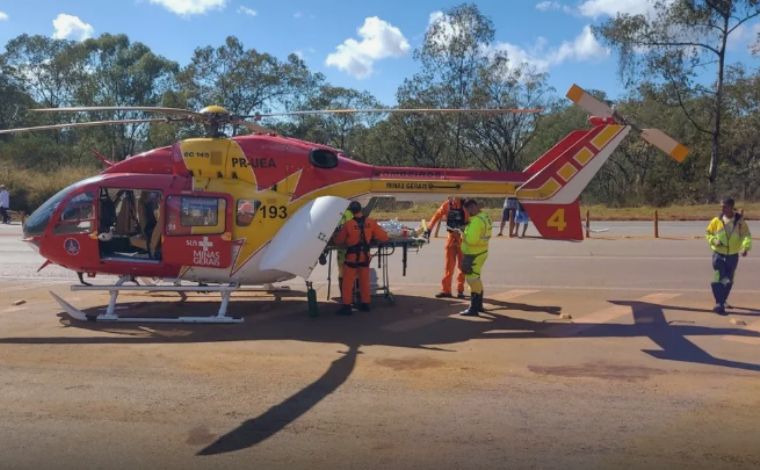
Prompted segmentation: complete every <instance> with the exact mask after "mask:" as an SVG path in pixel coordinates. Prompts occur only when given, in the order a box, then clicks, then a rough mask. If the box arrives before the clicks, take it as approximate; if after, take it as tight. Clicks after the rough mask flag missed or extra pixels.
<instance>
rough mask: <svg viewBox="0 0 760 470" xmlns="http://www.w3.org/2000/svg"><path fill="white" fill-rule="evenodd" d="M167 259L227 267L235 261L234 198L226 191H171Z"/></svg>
mask: <svg viewBox="0 0 760 470" xmlns="http://www.w3.org/2000/svg"><path fill="white" fill-rule="evenodd" d="M165 220H166V225H165V230H164V261H165V262H166V263H169V264H174V265H179V266H192V267H199V268H200V267H203V268H226V267H229V265H230V264H231V263H232V226H231V224H232V200H231V198H230V196H229V195H227V194H219V193H197V192H194V193H192V194H170V195H168V196H167V198H166V218H165Z"/></svg>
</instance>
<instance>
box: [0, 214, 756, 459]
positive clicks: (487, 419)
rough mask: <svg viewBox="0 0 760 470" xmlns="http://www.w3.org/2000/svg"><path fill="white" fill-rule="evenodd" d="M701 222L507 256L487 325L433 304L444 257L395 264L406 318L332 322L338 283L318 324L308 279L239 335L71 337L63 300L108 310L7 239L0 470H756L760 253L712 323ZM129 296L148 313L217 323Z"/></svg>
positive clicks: (226, 329) (255, 305)
mask: <svg viewBox="0 0 760 470" xmlns="http://www.w3.org/2000/svg"><path fill="white" fill-rule="evenodd" d="M705 225H706V223H673V224H662V226H661V228H660V233H661V235H662V236H663V237H664V238H661V239H657V240H655V239H652V238H651V232H652V227H651V224H646V223H601V222H600V223H599V224H596V225H595V226H594V229H595V230H596V231H595V232H594V233H593V234H592V239H590V240H586V241H584V242H582V243H564V242H550V241H545V240H537V239H534V238H527V239H505V238H494V239H493V242H492V246H491V252H490V257H489V259H488V261H487V263H486V268H485V271H484V280H485V284H486V308H487V310H488V312H487V313H485V314H483V315H482V316H481V317H479V318H474V319H471V318H464V317H460V316H459V315H457V312H458V311H460V310H461V309H462V308H463V307H464V304H463V303H462V302H460V301H452V300H438V299H434V298H433V294H434V293H435V292H436V291H437V290H438V288H439V285H438V279H439V274H440V272H441V268H442V257H441V252H442V248H443V240H442V239H435V240H433V241H432V242H431V244H430V245H428V246H425V247H424V248H423V250H422V251H421V252H420V253H412V254H410V255H409V268H408V273H407V276H406V277H402V276H401V267H400V258H399V257H398V256H394V259H393V260H392V261H391V265H390V272H391V287H392V289H393V291H394V294H395V296H396V304H395V305H390V304H389V303H387V302H386V301H385V300H384V299H381V298H379V299H377V300H375V301H374V304H373V311H372V312H371V313H361V314H358V313H357V314H354V315H353V316H352V317H347V318H346V317H337V316H335V315H333V314H332V311H333V310H334V309H335V305H334V304H333V303H331V302H327V301H325V295H326V292H325V284H324V282H321V280H323V279H324V278H325V274H326V271H325V268H324V267H320V268H319V269H317V271H316V272H315V275H314V279H315V281H317V283H316V285H317V287H318V288H319V295H320V301H321V304H320V308H321V315H320V316H319V317H318V318H316V319H312V318H309V317H308V316H307V315H306V308H305V303H304V301H303V297H302V292H300V291H302V290H303V286H302V283H298V282H293V283H291V285H292V286H293V288H294V291H293V292H291V293H289V294H287V293H286V294H283V296H282V297H281V298H280V299H279V300H275V299H273V298H272V297H271V296H268V295H267V294H265V293H260V292H258V293H250V292H246V293H239V294H236V296H235V297H234V299H235V300H234V301H233V303H232V305H231V307H230V310H231V313H232V314H233V315H240V316H244V317H245V323H244V324H242V325H229V326H218V325H217V326H192V325H191V326H184V325H183V326H177V325H155V324H151V325H136V324H118V325H115V324H95V323H79V322H76V321H73V320H71V319H70V318H69V317H68V316H67V315H65V314H64V313H62V312H61V309H60V307H59V306H58V305H57V304H56V303H55V302H54V301H53V300H52V298H51V297H50V296H49V294H48V293H47V291H48V290H52V291H54V292H57V293H58V294H60V295H62V296H64V297H65V298H66V299H67V300H69V301H70V302H71V303H73V304H75V305H77V306H78V307H80V308H82V309H85V310H88V311H95V310H97V309H99V308H102V306H103V305H104V304H105V303H106V302H107V297H106V296H105V295H103V294H97V293H92V292H70V291H69V290H68V284H69V283H71V282H72V281H75V279H76V278H75V276H74V275H73V274H72V273H69V272H67V271H65V270H63V269H60V268H56V267H54V266H51V267H48V268H46V269H45V270H43V271H42V272H40V273H35V271H36V269H37V267H38V266H39V265H40V264H41V262H42V260H41V259H40V258H39V257H38V256H37V255H36V254H35V253H34V252H33V251H31V249H29V248H28V247H26V246H24V245H23V244H22V243H21V242H20V241H19V227H18V226H12V227H8V226H0V417H2V419H0V468H50V467H55V468H72V469H73V468H77V469H79V468H83V467H87V468H136V467H140V468H144V467H147V468H155V467H162V468H188V467H192V468H194V467H201V468H302V467H310V468H326V467H327V468H361V469H364V468H415V469H416V468H500V467H512V468H514V467H516V468H526V467H527V468H611V467H620V466H625V467H628V468H653V467H654V468H663V467H666V466H670V467H674V466H678V467H685V468H710V469H714V468H757V467H759V466H760V445H758V443H760V425H759V424H758V423H760V246H759V247H758V250H757V254H754V253H753V254H750V256H749V257H747V258H743V259H742V260H741V261H740V265H739V271H738V273H737V280H736V285H735V288H734V291H733V293H732V298H731V302H730V303H731V304H732V305H733V306H734V308H732V309H731V314H730V315H729V316H727V317H722V316H718V315H715V314H713V313H712V312H711V311H710V308H711V307H712V303H711V296H710V294H709V286H708V283H709V280H710V277H711V269H710V257H709V250H708V249H707V247H706V245H705V242H704V240H703V239H702V237H701V235H702V233H703V231H704V227H705ZM751 228H752V229H753V231H754V232H755V233H756V234H760V225H758V224H752V225H751ZM529 234H530V232H529ZM98 280H100V279H98ZM120 298H121V300H122V302H123V303H124V304H123V307H124V309H122V310H120V312H126V311H127V310H129V312H130V313H133V314H138V315H151V314H157V313H160V314H164V315H165V314H171V315H176V314H179V313H180V312H181V313H182V314H185V315H189V314H208V313H210V312H213V311H215V308H216V305H215V299H214V297H213V296H209V295H202V294H193V295H191V298H190V300H189V301H188V302H187V303H186V304H184V305H181V304H178V303H177V302H176V299H177V297H176V295H173V294H154V295H152V296H147V295H137V294H132V293H124V294H123V295H122V297H120ZM17 300H24V301H25V303H23V304H21V305H14V302H15V301H17Z"/></svg>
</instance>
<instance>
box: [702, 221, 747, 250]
mask: <svg viewBox="0 0 760 470" xmlns="http://www.w3.org/2000/svg"><path fill="white" fill-rule="evenodd" d="M705 237H706V238H707V243H708V244H709V245H710V248H712V250H713V251H714V252H716V253H719V254H721V255H735V254H737V253H741V252H743V251H749V250H751V249H752V234H750V233H749V227H747V222H745V221H744V219H743V218H737V217H734V218H733V219H732V220H731V221H730V222H728V223H724V222H723V216H720V217H715V218H714V219H712V220H711V221H710V224H709V225H708V226H707V232H706V235H705Z"/></svg>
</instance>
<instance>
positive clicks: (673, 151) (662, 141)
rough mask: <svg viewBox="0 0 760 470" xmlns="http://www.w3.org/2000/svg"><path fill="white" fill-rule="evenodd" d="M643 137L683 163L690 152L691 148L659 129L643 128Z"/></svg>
mask: <svg viewBox="0 0 760 470" xmlns="http://www.w3.org/2000/svg"><path fill="white" fill-rule="evenodd" d="M641 138H642V139H644V140H646V141H647V142H649V143H650V144H652V145H654V146H655V147H657V148H658V149H660V150H662V151H663V152H665V153H667V154H668V155H669V156H670V158H672V159H673V160H675V161H677V162H678V163H681V162H682V161H684V159H685V158H686V156H687V155H688V154H689V149H688V148H686V146H684V145H683V144H680V143H678V141H677V140H675V139H674V138H672V137H670V136H669V135H668V134H666V133H664V132H662V131H661V130H659V129H642V130H641Z"/></svg>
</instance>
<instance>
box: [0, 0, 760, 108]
mask: <svg viewBox="0 0 760 470" xmlns="http://www.w3.org/2000/svg"><path fill="white" fill-rule="evenodd" d="M459 3H462V2H461V1H446V0H406V1H399V0H383V1H377V0H364V1H361V0H353V1H349V0H319V1H306V0H280V1H278V2H271V1H263V0H0V45H1V46H4V45H5V44H6V43H7V41H8V40H9V39H11V38H14V37H16V36H18V35H19V34H23V33H28V34H41V35H46V36H55V37H67V38H70V39H76V40H80V39H82V38H83V37H87V36H98V35H100V34H102V33H114V34H116V33H124V34H127V35H128V36H129V38H130V39H131V40H133V41H140V42H143V43H145V44H147V45H148V46H149V47H150V48H151V49H152V50H153V51H154V52H156V53H158V54H161V55H163V56H165V57H167V58H169V59H172V60H175V61H177V62H179V63H180V64H181V65H184V64H187V62H188V61H189V59H190V57H191V55H192V52H193V50H194V49H195V48H196V47H200V46H207V45H211V46H218V45H220V44H221V43H222V42H223V41H224V38H225V37H226V36H228V35H234V36H237V37H238V38H240V40H241V41H242V42H243V44H244V45H245V46H246V47H249V48H256V49H257V50H259V51H263V52H268V53H270V54H273V55H275V56H277V57H279V58H285V57H286V56H287V54H289V53H292V52H296V53H298V54H300V55H301V56H302V57H303V59H304V61H305V62H306V64H307V65H308V66H309V68H310V69H311V70H314V71H319V72H322V73H324V74H325V75H326V77H327V79H328V81H329V82H330V83H331V84H333V85H339V86H346V87H351V88H356V89H361V90H367V91H369V92H370V93H372V94H373V95H375V96H376V97H377V98H378V99H380V100H381V101H382V102H384V103H385V104H388V105H392V104H394V103H395V91H396V89H397V87H398V86H399V84H401V82H402V80H403V79H404V78H406V77H409V76H411V75H412V74H413V73H414V72H415V71H416V70H417V67H418V65H417V63H416V62H415V61H414V60H413V58H412V51H413V50H414V49H415V48H417V47H418V46H419V45H420V43H421V41H422V39H423V36H424V34H425V31H426V28H427V27H428V24H429V22H430V20H431V17H435V15H437V14H439V13H437V12H440V11H442V10H446V9H448V8H450V7H452V6H455V5H457V4H459ZM475 3H477V5H478V7H479V8H480V10H481V12H482V13H484V14H485V15H486V16H488V17H489V18H491V20H492V21H493V23H494V26H495V29H496V45H495V47H500V48H504V49H506V50H507V51H508V52H509V53H510V56H511V57H512V58H513V59H517V60H520V61H527V62H529V63H531V64H533V65H535V66H537V67H539V68H542V69H543V70H545V71H547V72H548V73H549V82H550V84H551V85H552V86H553V87H555V88H556V90H557V92H558V94H564V92H565V91H566V90H567V88H568V87H569V86H570V85H571V84H572V83H578V84H579V85H581V86H582V87H584V88H595V89H600V90H604V91H606V92H607V93H608V94H609V95H610V96H612V97H615V96H618V95H620V94H621V93H622V92H623V89H622V88H621V86H620V84H619V83H618V78H617V58H616V57H615V55H614V54H613V53H611V52H610V51H608V50H606V48H605V47H604V46H603V45H602V44H600V43H599V42H598V41H596V40H595V39H594V37H593V35H592V34H591V33H590V29H589V26H590V25H593V24H596V23H598V22H600V21H602V20H604V19H605V18H606V17H608V16H609V15H613V14H614V13H615V12H618V11H623V12H632V13H638V12H644V11H645V10H646V9H647V1H646V0H557V1H546V0H544V1H541V0H512V1H505V0H493V1H491V0H488V1H477V2H475ZM759 32H760V21H757V20H755V21H753V22H751V23H749V24H747V26H746V27H745V28H743V30H742V31H740V34H739V35H737V36H736V39H735V40H734V41H733V43H732V45H731V52H730V57H729V59H730V61H732V62H743V63H745V64H747V65H749V66H751V67H756V66H758V64H759V63H760V60H758V58H757V57H752V56H751V55H750V54H749V53H748V45H749V44H750V43H751V42H752V41H753V40H754V39H755V38H757V36H758V33H759Z"/></svg>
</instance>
